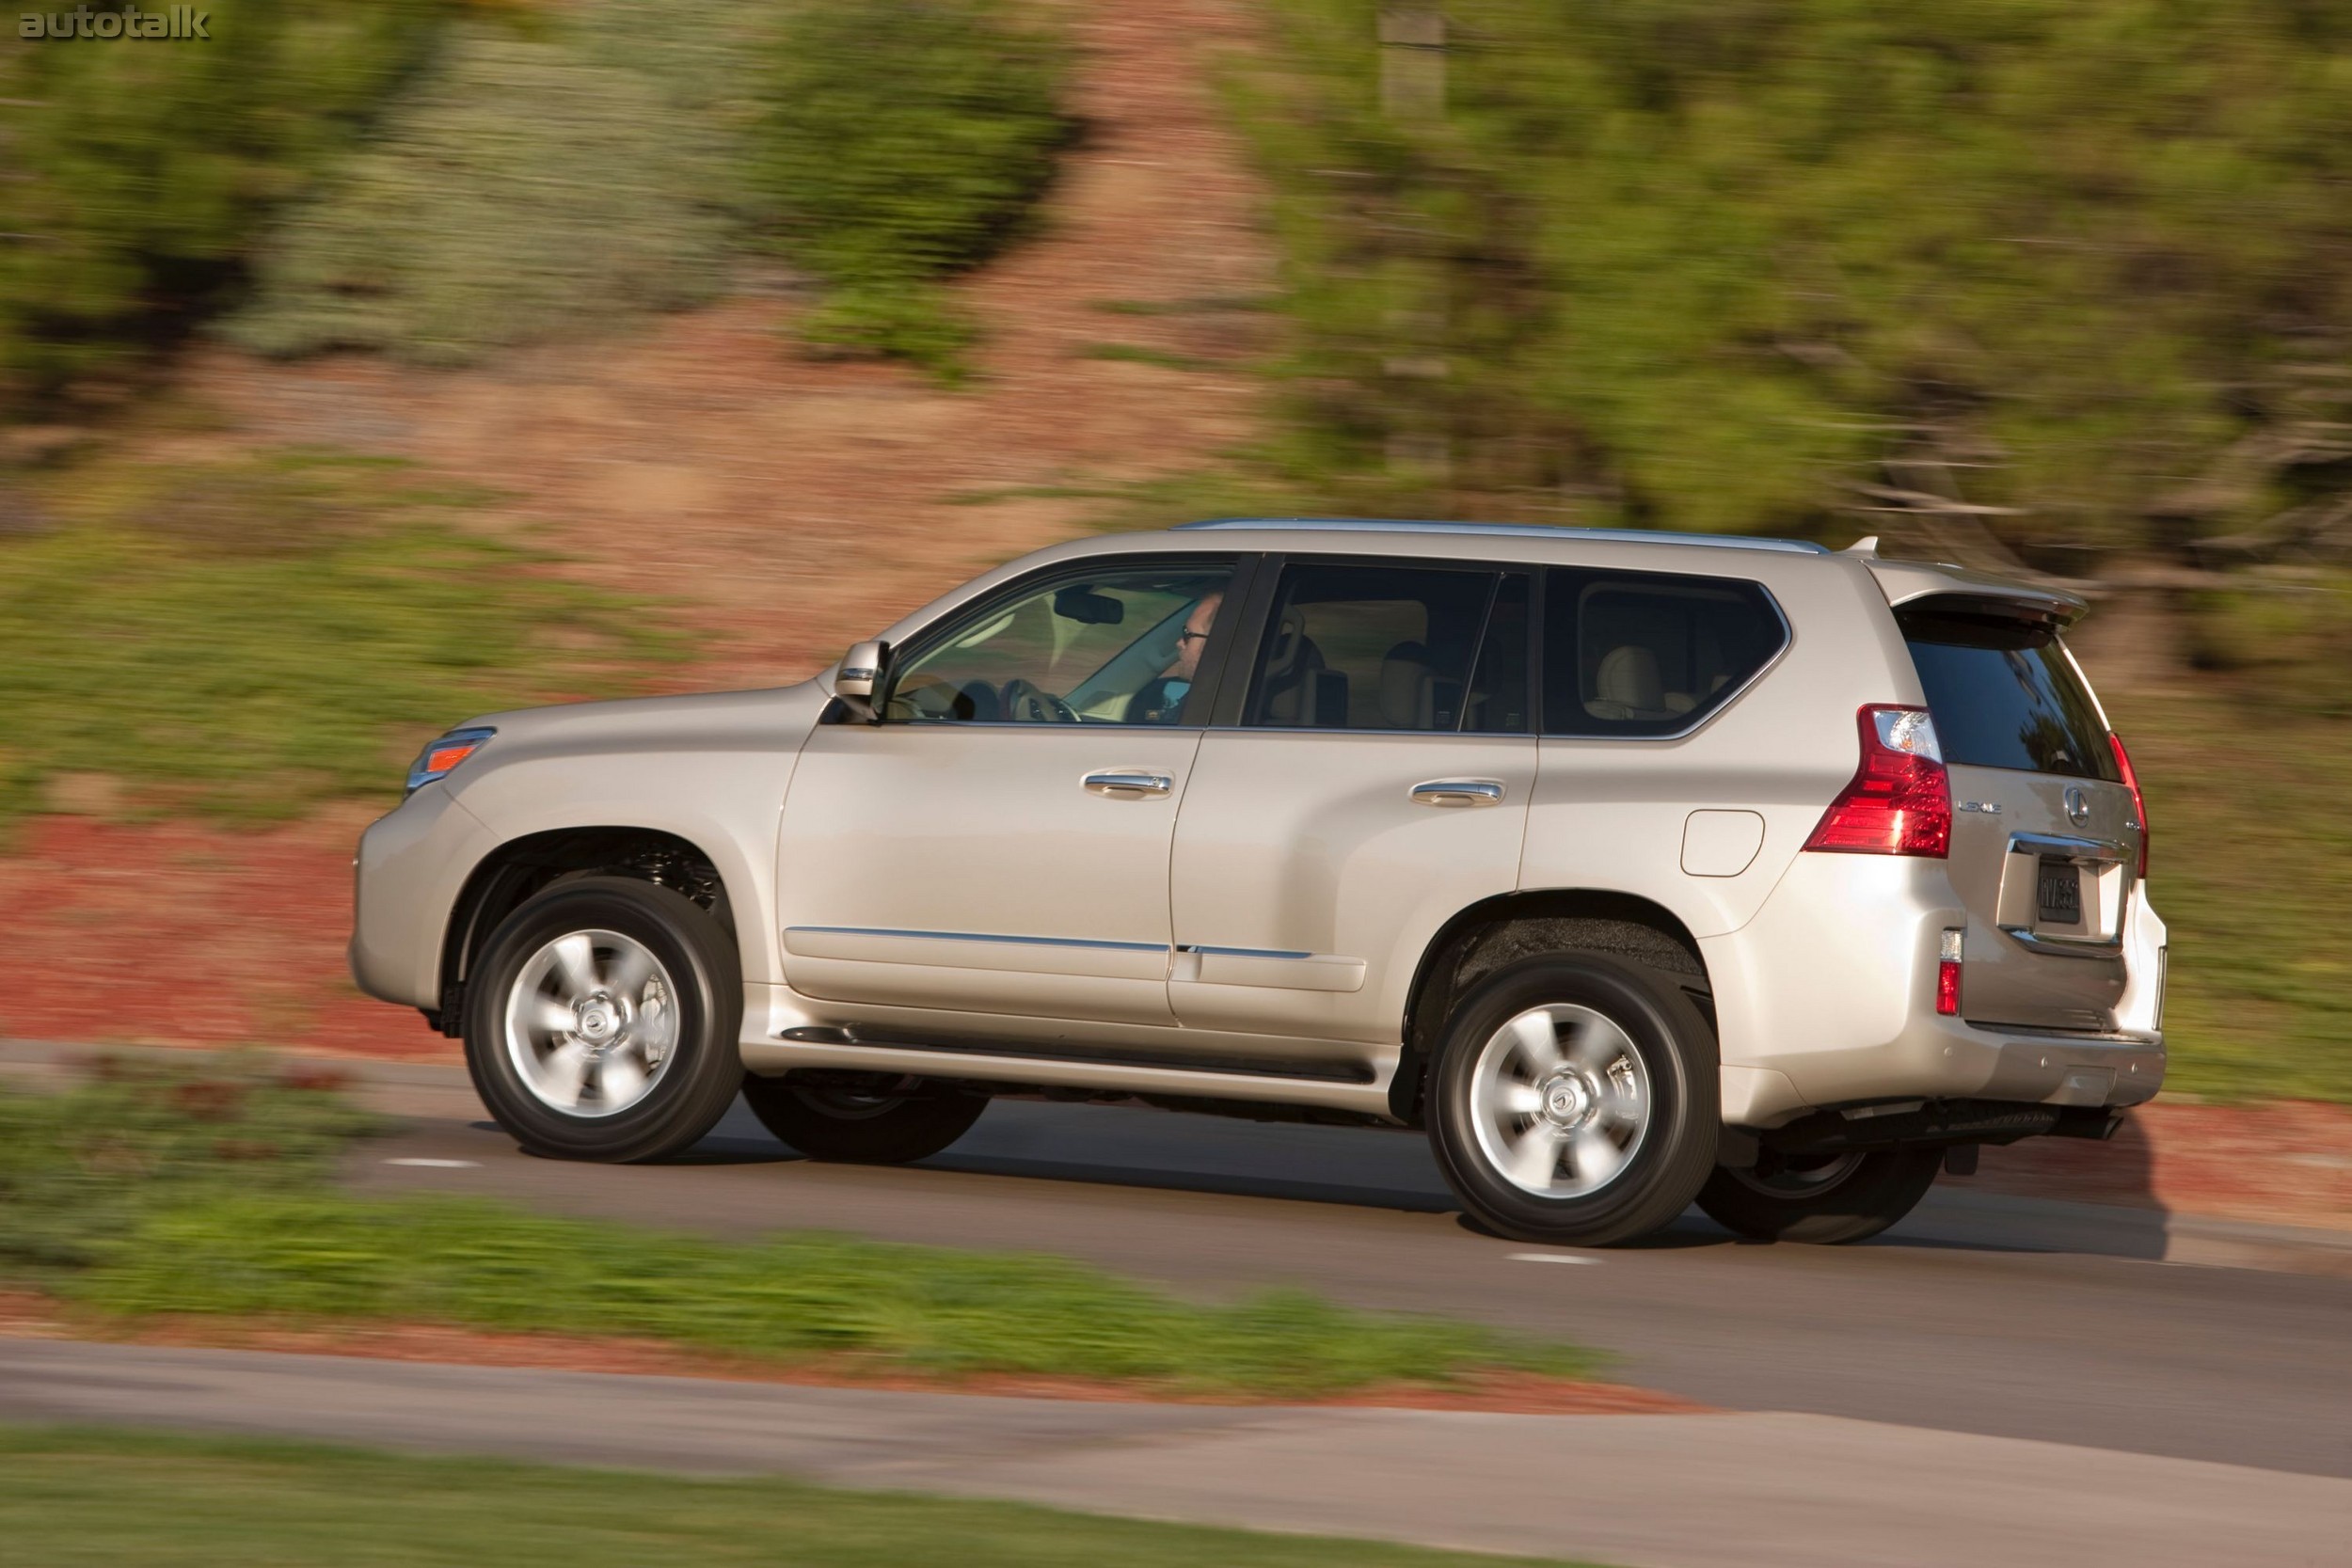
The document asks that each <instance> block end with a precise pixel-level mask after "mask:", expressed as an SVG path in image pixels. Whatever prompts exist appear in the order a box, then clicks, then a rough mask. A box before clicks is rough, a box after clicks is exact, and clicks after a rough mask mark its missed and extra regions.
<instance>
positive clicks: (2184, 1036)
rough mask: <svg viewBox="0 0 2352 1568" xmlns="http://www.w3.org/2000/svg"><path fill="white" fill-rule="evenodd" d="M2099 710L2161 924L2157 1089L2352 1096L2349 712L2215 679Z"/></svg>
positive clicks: (2222, 1094)
mask: <svg viewBox="0 0 2352 1568" xmlns="http://www.w3.org/2000/svg"><path fill="white" fill-rule="evenodd" d="M2335 679H2336V680H2337V681H2339V682H2343V681H2344V680H2346V679H2347V677H2346V676H2345V675H2344V673H2343V672H2342V671H2341V670H2339V671H2338V672H2337V673H2336V675H2335ZM2108 708H2109V714H2110V717H2111V718H2112V719H2113V720H2114V721H2115V724H2116V728H2117V730H2118V732H2119V733H2121V734H2122V736H2123V738H2124V740H2125V741H2126V743H2128V744H2129V745H2130V747H2131V750H2132V760H2133V762H2134V764H2135V766H2136V768H2137V772H2138V774H2139V779H2140V784H2141V787H2142V788H2143V789H2144V790H2145V792H2146V794H2147V797H2148V816H2149V821H2150V824H2151V827H2152V829H2153V839H2152V841H2151V846H2152V854H2151V857H2150V864H2149V881H2148V891H2149V895H2150V897H2151V898H2152V899H2153V901H2154V904H2155V907H2156V910H2157V912H2158V913H2160V914H2162V915H2163V916H2164V918H2165V921H2166V924H2167V925H2168V927H2169V932H2170V942H2171V964H2170V970H2169V976H2168V979H2169V984H2168V988H2167V995H2166V1007H2165V1037H2166V1044H2167V1047H2168V1048H2169V1052H2170V1054H2171V1062H2170V1065H2169V1069H2168V1070H2167V1074H2166V1079H2165V1084H2166V1087H2167V1088H2168V1089H2174V1090H2185V1091H2187V1092H2190V1093H2195V1094H2201V1095H2208V1096H2212V1097H2215V1098H2217V1099H2227V1100H2243V1099H2253V1098H2260V1097H2273V1096H2286V1097H2296V1098H2305V1099H2313V1100H2333V1101H2347V1102H2352V1008H2347V1006H2346V1003H2347V999H2352V943H2348V942H2347V941H2346V938H2345V933H2346V932H2347V931H2352V816H2347V815H2346V814H2345V812H2344V803H2343V802H2344V780H2345V779H2346V778H2347V777H2352V722H2347V721H2344V720H2340V719H2328V718H2321V717H2314V716H2312V715H2310V714H2308V713H2303V712H2298V711H2296V710H2295V709H2293V708H2289V707H2282V706H2280V705H2271V704H2266V703H2260V702H2254V701H2249V700H2247V699H2246V698H2245V697H2244V696H2243V695H2242V694H2241V693H2240V692H2238V691H2237V690H2236V689H2233V688H2231V687H2228V686H2225V685H2220V684H2214V685H2210V686H2208V687H2206V689H2202V690H2199V691H2193V692H2190V693H2185V694H2165V695H2152V694H2141V695H2130V696H2125V697H2123V698H2122V699H2121V700H2115V701H2110V702H2109V704H2108Z"/></svg>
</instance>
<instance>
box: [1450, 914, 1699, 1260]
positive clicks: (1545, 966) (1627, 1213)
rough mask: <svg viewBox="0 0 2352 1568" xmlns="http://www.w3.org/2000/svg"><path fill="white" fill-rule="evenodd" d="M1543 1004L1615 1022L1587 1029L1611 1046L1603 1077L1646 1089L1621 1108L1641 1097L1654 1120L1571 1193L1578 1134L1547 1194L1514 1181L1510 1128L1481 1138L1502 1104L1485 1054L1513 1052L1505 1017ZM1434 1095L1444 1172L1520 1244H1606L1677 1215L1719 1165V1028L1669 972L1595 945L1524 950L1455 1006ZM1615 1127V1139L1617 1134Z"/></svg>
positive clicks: (1557, 1033) (1528, 1120) (1558, 1032)
mask: <svg viewBox="0 0 2352 1568" xmlns="http://www.w3.org/2000/svg"><path fill="white" fill-rule="evenodd" d="M1542 1007H1561V1008H1569V1009H1586V1010H1589V1013H1590V1014H1596V1015H1599V1020H1600V1022H1604V1023H1607V1024H1613V1025H1614V1028H1615V1035H1613V1036H1612V1035H1609V1034H1608V1033H1607V1031H1605V1030H1601V1029H1599V1028H1598V1026H1597V1025H1589V1027H1591V1028H1592V1029H1593V1030H1594V1033H1593V1037H1594V1038H1595V1039H1599V1040H1606V1041H1607V1042H1608V1044H1607V1046H1606V1050H1607V1052H1608V1053H1613V1054H1611V1056H1610V1061H1609V1065H1608V1067H1607V1068H1606V1069H1605V1070H1604V1071H1603V1072H1602V1073H1601V1075H1600V1076H1601V1078H1602V1079H1604V1080H1605V1081H1606V1083H1607V1084H1618V1083H1620V1082H1621V1081H1626V1080H1629V1081H1631V1082H1632V1083H1634V1084H1636V1085H1641V1086H1643V1087H1645V1093H1639V1094H1637V1093H1631V1092H1622V1094H1621V1099H1620V1100H1619V1101H1617V1103H1619V1104H1622V1105H1625V1106H1633V1105H1638V1104H1641V1103H1643V1102H1644V1101H1646V1106H1647V1109H1646V1112H1645V1113H1644V1115H1645V1119H1644V1121H1643V1122H1642V1124H1641V1126H1640V1128H1639V1131H1638V1132H1632V1131H1631V1130H1629V1129H1620V1130H1623V1131H1626V1132H1627V1139H1626V1141H1625V1142H1624V1144H1623V1145H1622V1147H1621V1148H1620V1149H1619V1151H1618V1156H1617V1158H1618V1159H1619V1161H1620V1163H1619V1164H1616V1165H1615V1167H1614V1169H1613V1174H1609V1175H1606V1176H1604V1177H1601V1178H1599V1180H1598V1183H1597V1185H1595V1186H1593V1187H1592V1188H1591V1190H1574V1189H1575V1188H1576V1186H1577V1183H1578V1181H1580V1180H1583V1179H1584V1176H1585V1173H1584V1171H1583V1169H1582V1167H1583V1164H1584V1155H1583V1154H1582V1153H1581V1152H1578V1151H1575V1146H1574V1144H1573V1143H1571V1144H1570V1145H1569V1146H1568V1147H1569V1148H1570V1149H1571V1152H1570V1153H1569V1154H1568V1155H1566V1156H1565V1158H1563V1157H1561V1156H1557V1155H1555V1156H1554V1159H1555V1164H1552V1165H1551V1166H1549V1167H1547V1174H1546V1175H1544V1176H1542V1177H1539V1178H1538V1179H1537V1180H1544V1181H1549V1180H1554V1179H1556V1178H1557V1177H1558V1172H1559V1164H1569V1165H1570V1166H1571V1172H1570V1177H1569V1179H1568V1180H1565V1181H1564V1182H1563V1183H1562V1185H1563V1188H1564V1190H1563V1191H1562V1192H1560V1193H1558V1194H1556V1195H1555V1194H1552V1193H1549V1192H1541V1193H1539V1192H1537V1191H1534V1190H1531V1189H1530V1187H1529V1186H1527V1185H1526V1184H1523V1183H1522V1182H1520V1181H1518V1180H1513V1178H1512V1177H1511V1176H1510V1175H1509V1174H1507V1173H1506V1171H1505V1169H1504V1168H1503V1165H1502V1163H1501V1162H1500V1160H1499V1158H1498V1156H1497V1153H1496V1149H1495V1147H1494V1142H1495V1140H1496V1139H1500V1138H1502V1137H1505V1136H1506V1135H1507V1134H1505V1133H1504V1132H1500V1131H1497V1130H1496V1129H1495V1128H1494V1127H1490V1128H1489V1130H1488V1132H1487V1133H1486V1135H1484V1136H1482V1133H1481V1132H1480V1123H1481V1120H1482V1115H1483V1116H1485V1117H1488V1118H1491V1116H1492V1112H1493V1102H1492V1100H1491V1097H1487V1098H1482V1096H1486V1093H1487V1092H1486V1091H1483V1090H1477V1089H1476V1087H1475V1085H1478V1084H1479V1083H1480V1082H1481V1073H1482V1062H1491V1061H1493V1060H1494V1058H1492V1057H1491V1056H1490V1050H1505V1048H1504V1047H1503V1046H1502V1043H1501V1042H1502V1040H1503V1038H1504V1036H1503V1033H1502V1031H1503V1030H1504V1029H1505V1026H1506V1025H1509V1024H1511V1023H1512V1022H1513V1021H1514V1020H1516V1019H1518V1018H1520V1017H1521V1016H1522V1015H1525V1014H1528V1013H1531V1012H1533V1011H1534V1010H1535V1009H1537V1008H1542ZM1580 1016H1581V1015H1570V1016H1569V1017H1568V1019H1567V1021H1566V1022H1561V1023H1558V1024H1556V1025H1555V1026H1554V1027H1553V1038H1554V1040H1555V1041H1556V1042H1560V1043H1559V1047H1558V1048H1559V1049H1560V1050H1562V1051H1563V1052H1564V1053H1565V1055H1566V1056H1568V1057H1573V1056H1575V1055H1576V1054H1577V1053H1578V1052H1579V1050H1580V1049H1581V1047H1580V1045H1579V1041H1580V1040H1581V1039H1582V1038H1583V1037H1584V1035H1583V1033H1582V1032H1583V1031H1584V1030H1586V1029H1587V1028H1588V1025H1587V1024H1586V1023H1583V1022H1577V1019H1578V1017H1580ZM1506 1054H1507V1051H1506ZM1562 1070H1563V1071H1565V1070H1566V1068H1565V1064H1564V1067H1563V1069H1562ZM1620 1075H1622V1077H1621V1076H1620ZM1637 1075H1638V1076H1637ZM1427 1103H1428V1107H1429V1109H1428V1122H1429V1141H1430V1145H1431V1147H1432V1148H1434V1149H1435V1150H1436V1151H1437V1156H1438V1167H1439V1168H1440V1169H1441V1170H1442V1171H1443V1172H1444V1173H1445V1178H1446V1181H1447V1183H1448V1184H1449V1185H1451V1186H1452V1187H1453V1189H1454V1194H1455V1196H1458V1197H1460V1198H1461V1200H1462V1204H1463V1207H1464V1208H1465V1209H1466V1210H1467V1211H1468V1212H1470V1215H1471V1216H1472V1217H1473V1218H1475V1219H1477V1220H1478V1221H1480V1222H1481V1223H1482V1224H1484V1225H1486V1226H1487V1227H1490V1228H1491V1229H1493V1230H1495V1231H1498V1232H1500V1233H1501V1234H1502V1235H1504V1236H1509V1237H1513V1238H1516V1239H1517V1240H1519V1241H1525V1242H1536V1243H1545V1244H1548V1245H1561V1246H1609V1245H1613V1244H1614V1243H1620V1242H1628V1241H1631V1240H1634V1239H1635V1238H1637V1237H1641V1236H1645V1235H1647V1234H1649V1233H1650V1232H1651V1231H1654V1230H1657V1229H1659V1228H1660V1227H1663V1226H1665V1225H1667V1224H1669V1223H1671V1222H1672V1221H1673V1220H1674V1219H1675V1217H1676V1216H1677V1215H1678V1214H1680V1213H1681V1212H1683V1210H1685V1209H1687V1208H1688V1207H1690V1204H1691V1200H1692V1197H1694V1196H1696V1195H1697V1193H1698V1190H1699V1187H1700V1186H1701V1184H1702V1183H1704V1182H1705V1181H1706V1180H1707V1176H1708V1171H1710V1170H1712V1169H1713V1168H1714V1164H1715V1153H1716V1142H1717V1137H1718V1123H1719V1118H1720V1113H1719V1109H1718V1107H1719V1103H1720V1101H1719V1099H1718V1090H1717V1072H1716V1048H1715V1037H1714V1033H1713V1031H1711V1030H1710V1029H1708V1025H1707V1021H1706V1019H1705V1018H1703V1017H1702V1016H1701V1015H1700V1013H1699V1010H1698V1008H1697V1007H1695V1006H1692V1002H1691V999H1690V998H1689V997H1688V996H1685V995H1684V994H1683V992H1682V990H1681V988H1680V987H1679V986H1677V984H1676V983H1675V981H1674V978H1673V977H1672V976H1671V975H1667V974H1661V973H1659V972H1658V971H1656V970H1652V969H1649V968H1646V967H1645V966H1643V965H1640V964H1634V963H1629V962H1626V961H1624V960H1622V959H1619V958H1609V957H1605V956H1603V955H1600V954H1597V953H1584V952H1563V953H1554V954H1548V955H1543V956H1539V957H1536V958H1525V959H1521V960H1520V961H1518V962H1517V963H1514V964H1510V965H1508V966H1506V967H1504V968H1502V969H1501V970H1498V971H1496V972H1495V973H1494V974H1491V975H1489V976H1488V977H1487V978H1486V980H1484V981H1482V982H1481V983H1480V984H1479V985H1478V986H1477V987H1476V988H1475V989H1473V990H1471V991H1470V993H1469V994H1468V995H1466V996H1464V997H1463V998H1462V999H1461V1000H1460V1001H1459V1002H1458V1003H1457V1004H1456V1005H1455V1006H1454V1011H1453V1013H1452V1015H1451V1016H1450V1017H1449V1018H1448V1019H1447V1021H1446V1026H1445V1033H1444V1037H1443V1039H1442V1042H1441V1043H1440V1045H1439V1047H1438V1054H1437V1059H1436V1061H1435V1062H1434V1063H1433V1064H1432V1065H1431V1069H1430V1083H1429V1094H1428V1101H1427ZM1546 1103H1547V1104H1549V1103H1550V1101H1549V1099H1547V1101H1546ZM1520 1119H1521V1122H1522V1125H1523V1127H1524V1128H1525V1129H1526V1130H1527V1131H1529V1132H1543V1131H1545V1129H1544V1128H1543V1127H1542V1126H1540V1125H1539V1124H1541V1123H1543V1122H1544V1120H1545V1115H1544V1114H1541V1113H1538V1114H1529V1115H1526V1116H1525V1117H1522V1118H1520ZM1566 1135H1567V1136H1569V1137H1570V1138H1572V1139H1573V1138H1575V1137H1578V1136H1581V1133H1579V1132H1573V1131H1570V1132H1566ZM1609 1135H1610V1136H1611V1138H1612V1140H1613V1141H1614V1140H1615V1137H1616V1133H1615V1132H1610V1134H1609ZM1597 1168H1598V1166H1597V1165H1596V1170H1597Z"/></svg>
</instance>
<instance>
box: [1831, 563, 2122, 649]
mask: <svg viewBox="0 0 2352 1568" xmlns="http://www.w3.org/2000/svg"><path fill="white" fill-rule="evenodd" d="M1861 559H1862V562H1863V563H1864V564H1865V565H1867V567H1868V568H1869V569H1870V576H1871V577H1872V578H1874V579H1876V581H1877V582H1878V585H1879V590H1880V592H1882V593H1883V594H1885V595H1886V602H1887V603H1888V604H1889V605H1891V606H1893V607H1894V608H1896V609H1898V610H1906V609H1909V610H1925V609H1928V608H1930V607H1929V605H1928V604H1927V603H1926V602H1925V601H1928V600H1933V601H1935V602H1934V605H1933V607H1932V608H1933V609H1934V610H1937V611H1938V612H1939V613H1943V614H1947V615H1965V616H1970V617H1973V618H1976V619H1979V620H1999V621H2023V622H2026V623H2028V624H2031V625H2036V626H2048V627H2049V628H2050V629H2052V630H2053V631H2063V630H2065V629H2066V628H2067V627H2068V626H2073V625H2074V623H2075V622H2076V621H2079V620H2081V619H2082V618H2083V616H2084V615H2085V614H2087V613H2088V612H2089V611H2090V601H2089V600H2088V599H2085V598H2083V597H2082V596H2081V595H2080V594H2074V593H2070V592H2068V591H2067V590H2065V589H2063V588H2055V587H2051V586H2049V585H2047V584H2043V583H2029V582H2016V581H2012V580H2010V579H2009V578H1996V577H1994V576H1993V575H1992V574H1990V573H1987V572H1976V571H1971V570H1969V569H1968V568H1966V567H1964V566H1951V565H1946V564H1943V563H1940V562H1925V561H1888V560H1885V559H1883V558H1882V557H1879V556H1875V555H1867V556H1863V557H1862V558H1861Z"/></svg>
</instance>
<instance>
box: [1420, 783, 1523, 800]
mask: <svg viewBox="0 0 2352 1568" xmlns="http://www.w3.org/2000/svg"><path fill="white" fill-rule="evenodd" d="M1413 804H1415V805H1417V806H1499V805H1501V804H1502V780H1500V779H1432V780H1430V781H1429V782H1428V783H1427V784H1415V785H1414V786H1413Z"/></svg>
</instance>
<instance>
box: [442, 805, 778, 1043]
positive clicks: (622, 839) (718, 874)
mask: <svg viewBox="0 0 2352 1568" xmlns="http://www.w3.org/2000/svg"><path fill="white" fill-rule="evenodd" d="M588 875H604V876H617V877H630V878H634V879H638V880H640V881H646V882H652V883H654V884H655V885H657V886H660V887H666V888H669V889H671V890H672V891H673V892H675V893H677V894H679V895H682V896H684V897H686V898H687V899H689V900H691V902H692V903H694V904H696V905H697V906H699V907H700V908H702V909H703V910H705V911H707V912H708V913H709V914H710V915H711V916H712V917H713V918H714V919H716V920H717V921H718V922H719V924H720V925H721V926H723V927H725V928H726V931H727V935H728V937H729V939H730V940H732V941H734V942H736V944H737V946H738V948H740V947H741V943H742V933H741V929H740V927H739V924H738V922H737V919H736V913H735V911H736V909H737V907H738V905H739V903H741V902H742V901H743V900H744V899H747V898H749V897H752V896H754V895H752V893H751V892H750V890H744V892H743V894H742V895H740V896H738V895H736V893H735V890H733V889H731V888H730V887H729V885H728V882H727V879H726V877H725V874H724V873H723V870H722V869H721V867H720V863H719V862H718V861H717V859H716V858H715V857H713V856H712V855H711V854H710V853H709V852H708V851H707V850H706V849H704V848H703V847H701V846H700V845H698V844H696V843H695V842H693V841H692V840H691V839H689V838H686V837H683V836H681V835H680V834H677V833H675V832H667V831H665V830H662V829H658V828H646V827H638V826H628V825H618V824H614V825H601V826H593V827H573V828H554V829H549V830H548V831H546V832H535V833H526V834H524V835H522V836H521V837H518V838H511V839H507V840H505V841H503V842H502V843H501V844H500V845H498V846H497V847H495V848H493V849H491V850H490V851H489V852H488V853H487V854H485V855H484V856H483V857H482V859H481V860H480V861H478V862H476V863H475V865H474V868H473V870H472V871H470V872H469V873H468V874H467V877H466V881H465V885H464V886H463V887H462V888H461V889H460V890H459V892H458V895H457V899H456V902H455V903H453V905H452V906H451V907H450V914H449V922H448V925H447V927H445V928H444V930H443V933H442V938H441V953H440V970H439V974H440V999H441V1006H439V1007H438V1008H437V1010H436V1011H434V1012H432V1013H430V1014H428V1015H427V1016H428V1018H430V1019H431V1020H432V1022H433V1023H434V1025H435V1027H437V1028H438V1029H440V1030H441V1032H442V1033H443V1034H446V1035H454V1034H456V1033H457V1032H458V1031H459V1029H460V1027H461V1024H460V1020H461V1019H462V1017H463V1010H462V1008H461V1007H460V1006H458V1002H459V999H460V997H461V996H462V993H463V990H464V987H465V985H466V983H467V981H468V980H469V978H470V975H471V973H472V969H473V965H474V960H475V959H476V958H478V957H479V956H480V954H481V952H482V948H483V945H484V943H485V942H487V941H488V940H489V936H490V933H491V932H492V931H494V930H496V929H497V928H498V926H499V924H500V922H501V921H503V920H504V919H505V918H506V917H507V916H508V915H510V914H512V913H514V911H516V910H517V909H520V908H521V907H522V906H523V904H524V903H526V902H527V901H529V900H530V899H531V898H532V897H533V896H534V895H537V894H539V893H540V892H542V891H543V890H545V889H547V888H548V887H551V886H553V885H554V884H555V883H557V882H559V881H564V880H566V879H570V878H573V877H579V876H588Z"/></svg>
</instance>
